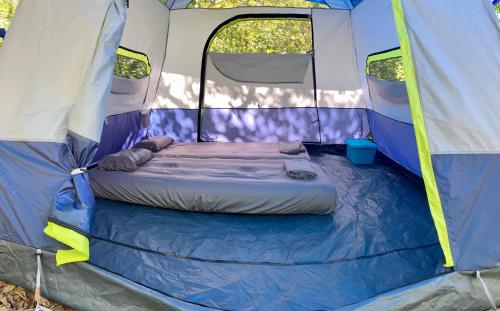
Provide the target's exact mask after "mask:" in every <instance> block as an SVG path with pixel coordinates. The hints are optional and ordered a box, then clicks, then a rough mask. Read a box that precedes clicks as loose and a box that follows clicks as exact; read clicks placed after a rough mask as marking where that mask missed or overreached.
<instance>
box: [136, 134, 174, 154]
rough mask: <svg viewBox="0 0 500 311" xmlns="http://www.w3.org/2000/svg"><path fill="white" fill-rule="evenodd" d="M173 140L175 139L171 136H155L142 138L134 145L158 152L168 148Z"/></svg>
mask: <svg viewBox="0 0 500 311" xmlns="http://www.w3.org/2000/svg"><path fill="white" fill-rule="evenodd" d="M173 142H174V140H173V139H172V137H170V136H155V137H150V138H149V139H145V140H141V141H140V142H138V143H137V144H136V145H135V146H134V148H142V149H148V150H151V151H153V152H158V151H160V150H162V149H163V148H167V147H168V146H170V145H171V144H172V143H173Z"/></svg>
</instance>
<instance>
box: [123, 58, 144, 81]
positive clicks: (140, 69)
mask: <svg viewBox="0 0 500 311" xmlns="http://www.w3.org/2000/svg"><path fill="white" fill-rule="evenodd" d="M115 75H116V76H119V77H122V78H125V79H142V78H145V77H147V76H148V64H146V63H145V62H143V61H141V60H137V59H135V58H131V57H127V56H123V55H116V62H115Z"/></svg>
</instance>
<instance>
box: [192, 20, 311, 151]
mask: <svg viewBox="0 0 500 311" xmlns="http://www.w3.org/2000/svg"><path fill="white" fill-rule="evenodd" d="M203 53H204V54H203V60H202V72H201V87H200V102H199V117H198V123H199V124H198V141H224V142H245V141H247V142H248V141H291V140H303V141H306V142H314V143H317V142H320V136H321V135H320V125H319V122H318V120H319V115H318V109H317V100H316V82H315V62H314V42H313V31H312V21H311V16H310V15H307V14H246V15H238V16H235V17H234V18H231V19H229V20H227V21H225V22H224V23H222V24H221V25H219V26H218V27H217V28H216V29H215V30H214V31H213V32H212V34H211V35H210V37H209V38H208V40H207V42H206V44H205V49H204V51H203ZM270 68H272V70H269V69H270Z"/></svg>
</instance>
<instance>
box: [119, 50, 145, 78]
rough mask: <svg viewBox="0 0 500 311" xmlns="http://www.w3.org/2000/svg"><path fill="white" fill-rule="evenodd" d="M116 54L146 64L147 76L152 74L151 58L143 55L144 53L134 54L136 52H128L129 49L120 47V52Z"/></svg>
mask: <svg viewBox="0 0 500 311" xmlns="http://www.w3.org/2000/svg"><path fill="white" fill-rule="evenodd" d="M116 54H118V55H120V56H125V57H128V58H133V59H137V60H139V61H141V62H144V63H146V64H147V74H148V75H149V74H151V65H150V64H149V58H148V56H147V55H146V54H142V53H139V52H134V51H131V50H128V49H125V48H123V47H119V48H118V51H117V52H116Z"/></svg>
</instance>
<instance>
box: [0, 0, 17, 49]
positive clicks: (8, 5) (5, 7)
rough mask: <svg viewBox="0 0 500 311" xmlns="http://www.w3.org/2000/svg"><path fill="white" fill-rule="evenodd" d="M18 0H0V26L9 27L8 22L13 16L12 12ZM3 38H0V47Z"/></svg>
mask: <svg viewBox="0 0 500 311" xmlns="http://www.w3.org/2000/svg"><path fill="white" fill-rule="evenodd" d="M17 4H18V0H0V28H5V29H7V28H9V25H10V22H11V21H12V18H13V17H14V12H15V11H16V7H17ZM2 43H3V39H1V38H0V47H1V46H2Z"/></svg>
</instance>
